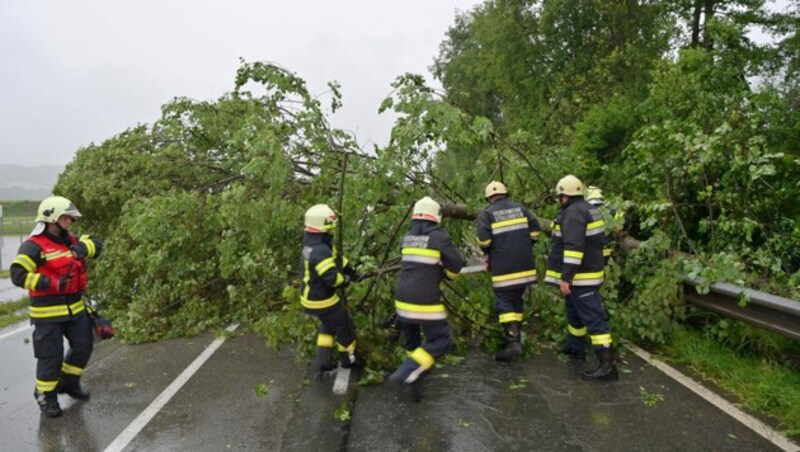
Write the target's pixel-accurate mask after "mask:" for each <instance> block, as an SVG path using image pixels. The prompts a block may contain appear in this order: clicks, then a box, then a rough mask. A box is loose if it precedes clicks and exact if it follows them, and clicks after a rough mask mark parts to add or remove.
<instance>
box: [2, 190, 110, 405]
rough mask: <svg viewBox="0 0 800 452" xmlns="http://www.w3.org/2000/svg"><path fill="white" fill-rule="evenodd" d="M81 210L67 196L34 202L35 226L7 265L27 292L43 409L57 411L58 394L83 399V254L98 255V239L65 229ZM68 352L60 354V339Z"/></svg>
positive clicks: (87, 346) (87, 334)
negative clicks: (36, 210)
mask: <svg viewBox="0 0 800 452" xmlns="http://www.w3.org/2000/svg"><path fill="white" fill-rule="evenodd" d="M80 217H81V213H80V212H79V211H78V209H77V207H75V205H74V204H73V203H72V202H70V200H68V199H66V198H64V197H61V196H52V197H50V198H47V199H45V200H44V201H42V202H41V204H39V210H38V213H37V215H36V227H34V229H33V231H32V232H31V235H30V236H29V237H28V239H27V240H25V241H24V242H23V243H22V244H21V245H20V247H19V251H18V252H17V256H16V257H15V258H14V261H13V262H12V264H11V269H10V273H11V281H12V282H13V283H14V285H16V286H18V287H22V288H24V289H27V290H28V292H29V294H30V319H31V323H33V325H34V327H35V330H34V332H33V354H34V356H36V357H37V361H36V389H35V391H34V397H35V398H36V402H37V403H38V405H39V408H40V410H41V411H42V414H44V415H45V416H47V417H57V416H61V414H62V411H61V406H60V405H59V403H58V396H57V393H65V394H67V395H69V396H71V397H72V398H75V399H78V400H88V399H89V393H88V392H86V391H84V390H83V388H82V387H81V384H80V377H81V375H83V370H84V369H85V368H86V365H87V364H88V362H89V358H90V357H91V355H92V328H91V324H90V320H89V317H88V315H87V312H86V306H85V304H84V301H83V299H82V296H83V292H84V290H85V289H86V283H87V259H94V258H96V257H98V256H100V253H101V251H102V249H103V245H102V242H101V241H100V239H98V238H96V237H94V236H89V235H83V236H81V237H80V238H78V237H77V236H75V234H73V233H72V232H71V231H70V227H71V226H72V224H73V223H74V222H75V221H76V220H77V219H78V218H80ZM65 337H66V338H67V341H68V342H69V351H68V352H67V354H66V357H65V356H64V338H65Z"/></svg>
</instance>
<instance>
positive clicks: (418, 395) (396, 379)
mask: <svg viewBox="0 0 800 452" xmlns="http://www.w3.org/2000/svg"><path fill="white" fill-rule="evenodd" d="M418 369H419V364H417V363H416V361H414V360H412V359H407V360H405V361H404V362H403V364H402V365H401V366H400V367H399V368H398V369H397V370H396V371H394V373H392V374H391V375H390V376H389V381H391V382H393V383H396V384H398V385H400V387H401V388H402V399H403V400H405V401H408V402H413V403H416V402H419V401H420V400H422V378H423V376H424V375H425V374H426V372H422V373H419V374H417V373H416V372H415V371H417V370H418ZM409 379H411V380H410V381H409Z"/></svg>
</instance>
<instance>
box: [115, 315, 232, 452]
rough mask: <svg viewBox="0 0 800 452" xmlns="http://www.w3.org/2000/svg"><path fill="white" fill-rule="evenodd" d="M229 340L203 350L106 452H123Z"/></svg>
mask: <svg viewBox="0 0 800 452" xmlns="http://www.w3.org/2000/svg"><path fill="white" fill-rule="evenodd" d="M238 327H239V324H236V325H231V326H229V327H228V328H225V331H228V332H233V331H234V330H235V329H236V328H238ZM226 339H227V338H225V337H218V338H216V339H214V341H213V342H212V343H211V344H210V345H209V346H208V347H206V349H205V350H203V352H202V353H200V355H199V356H198V357H197V358H195V359H194V361H192V363H191V364H189V366H188V367H187V368H186V369H184V370H183V372H181V374H180V375H178V376H177V377H176V378H175V379H174V380H172V383H170V384H169V386H167V388H166V389H164V390H163V391H161V394H159V395H158V397H156V398H155V400H153V401H152V402H151V403H150V405H148V406H147V408H145V409H144V411H142V412H141V413H139V416H137V417H136V419H134V420H133V421H132V422H131V423H130V424H128V426H127V427H125V429H124V430H122V432H120V434H119V435H117V437H116V438H115V439H114V441H112V442H111V444H109V445H108V446H107V447H106V448H105V449H103V451H104V452H121V451H122V450H123V449H125V447H127V445H128V444H130V442H131V441H132V440H133V438H135V437H136V435H138V434H139V432H141V431H142V430H143V429H144V428H145V427H146V426H147V424H149V423H150V421H151V420H152V419H153V418H154V417H155V415H156V414H158V412H159V411H161V409H162V408H164V405H166V404H167V403H168V402H169V401H170V399H172V397H173V396H174V395H175V394H177V393H178V391H179V390H180V389H181V388H182V387H183V385H184V384H186V382H187V381H189V379H190V378H192V376H193V375H194V374H195V373H196V372H197V371H198V370H199V369H200V367H202V366H203V364H205V362H206V361H208V359H209V358H210V357H211V355H213V354H214V352H215V351H217V349H218V348H219V347H220V346H221V345H222V344H223V343H224V342H225V340H226Z"/></svg>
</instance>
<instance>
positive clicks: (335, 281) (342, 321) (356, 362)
mask: <svg viewBox="0 0 800 452" xmlns="http://www.w3.org/2000/svg"><path fill="white" fill-rule="evenodd" d="M304 220H305V221H304V223H303V224H304V231H305V232H304V234H303V250H302V253H301V257H300V303H301V304H302V305H303V308H304V309H305V312H306V313H307V314H309V315H312V316H314V317H317V318H318V319H319V320H320V327H319V334H318V335H317V357H316V360H315V362H314V368H315V370H316V371H317V372H319V373H323V372H326V371H329V370H332V369H333V368H334V367H336V362H335V359H334V353H333V348H334V346H336V347H337V348H338V351H339V361H340V363H341V366H342V367H344V368H350V367H358V366H360V365H362V362H361V359H360V358H359V356H358V354H357V353H356V334H355V328H354V326H353V322H352V319H351V318H350V313H349V312H348V310H347V308H346V307H345V306H344V303H342V302H341V300H340V299H339V295H338V294H337V293H336V290H337V289H338V288H340V287H342V286H346V285H347V284H349V282H350V281H351V280H358V279H359V275H358V273H357V272H356V271H355V270H354V269H353V267H352V266H351V265H350V264H349V262H348V260H347V258H346V257H342V261H341V263H339V262H338V256H337V250H336V247H335V246H334V245H333V231H334V230H335V229H336V222H337V221H338V216H337V215H336V212H334V211H333V209H331V208H330V207H329V206H328V205H326V204H317V205H315V206H312V207H311V208H309V209H308V210H307V211H306V213H305V219H304ZM340 265H341V267H340Z"/></svg>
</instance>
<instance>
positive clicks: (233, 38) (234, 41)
mask: <svg viewBox="0 0 800 452" xmlns="http://www.w3.org/2000/svg"><path fill="white" fill-rule="evenodd" d="M478 3H480V1H477V0H405V1H398V2H388V1H381V0H372V1H367V0H340V1H306V0H294V1H286V0H283V1H271V0H227V1H212V0H193V1H190V0H184V1H178V0H138V1H120V0H104V1H103V0H66V1H65V0H0V61H1V62H2V63H1V64H2V66H0V67H2V70H0V163H15V164H22V165H44V164H65V163H68V162H69V161H70V160H71V159H72V157H73V156H74V154H75V151H76V150H77V149H78V148H80V147H82V146H86V145H88V144H90V143H91V142H95V143H100V142H102V141H103V140H105V139H106V138H109V137H111V136H113V135H115V134H117V133H119V132H122V131H123V130H125V129H126V128H128V127H131V126H134V125H136V124H138V123H152V122H153V121H155V120H156V119H157V118H158V116H159V111H160V110H159V108H160V106H161V105H163V104H164V103H166V102H168V101H169V100H171V99H172V98H173V97H176V96H186V97H190V98H193V99H199V100H212V99H216V98H218V97H219V96H221V95H222V94H223V93H225V92H228V91H231V90H232V88H233V80H234V76H235V72H236V68H237V67H238V66H239V58H240V57H241V58H244V59H245V60H247V61H271V62H275V63H278V64H280V65H281V66H283V67H284V68H286V69H289V70H291V71H293V72H295V73H297V74H298V75H299V76H300V77H302V78H303V79H305V80H306V81H307V82H308V87H309V90H310V91H311V92H312V94H319V93H322V92H325V91H327V86H326V82H327V81H329V80H338V81H339V82H340V83H341V85H342V93H343V97H344V99H343V101H344V108H343V109H342V110H341V111H340V112H339V113H337V115H336V116H335V117H334V118H333V124H334V125H335V126H337V127H341V128H344V129H347V130H350V131H353V132H356V136H357V137H358V140H359V142H360V143H362V144H363V143H365V142H370V141H371V142H375V143H377V144H379V145H383V144H385V143H386V141H387V140H388V136H389V131H390V129H391V125H392V123H393V121H394V117H392V116H390V115H388V114H383V115H378V113H377V110H378V107H379V106H380V102H381V101H382V100H383V99H384V98H385V97H386V96H387V95H388V94H389V93H390V91H391V87H390V86H389V85H390V83H391V82H392V81H393V80H394V79H395V77H397V76H398V75H400V74H402V73H404V72H417V73H423V74H426V75H427V76H428V77H429V78H431V77H430V75H429V73H428V67H429V66H430V65H431V64H432V62H433V58H434V56H435V55H436V54H437V52H438V48H439V44H440V43H441V41H442V40H443V38H444V34H445V32H446V31H447V29H448V27H449V26H451V25H452V24H453V23H454V18H455V14H456V11H457V10H459V11H468V10H470V9H471V8H472V7H473V6H474V5H476V4H478Z"/></svg>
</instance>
